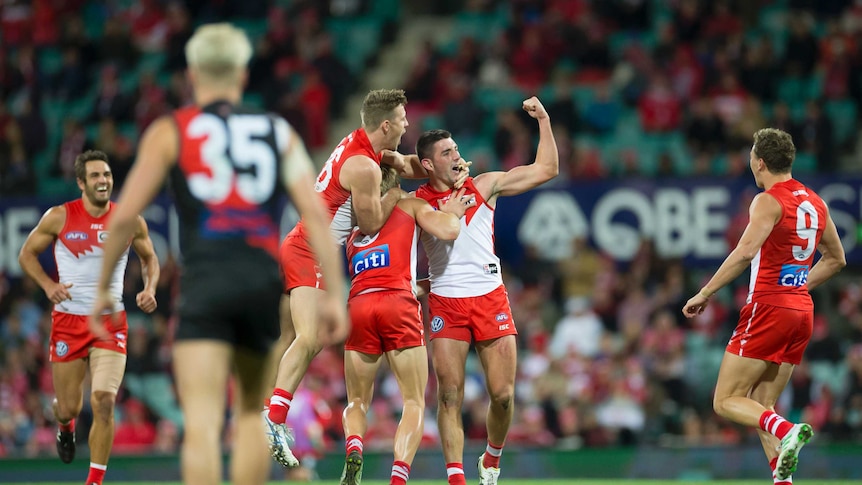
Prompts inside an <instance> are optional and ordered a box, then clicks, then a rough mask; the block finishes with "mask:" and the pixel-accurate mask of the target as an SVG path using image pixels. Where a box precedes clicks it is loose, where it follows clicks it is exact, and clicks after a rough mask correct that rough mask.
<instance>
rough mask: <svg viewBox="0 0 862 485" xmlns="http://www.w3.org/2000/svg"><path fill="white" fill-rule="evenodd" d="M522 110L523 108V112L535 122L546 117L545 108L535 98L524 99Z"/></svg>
mask: <svg viewBox="0 0 862 485" xmlns="http://www.w3.org/2000/svg"><path fill="white" fill-rule="evenodd" d="M522 108H524V111H526V112H527V114H528V115H530V116H531V117H533V118H535V119H537V120H541V119H544V118H547V117H548V112H547V111H546V110H545V107H544V106H542V102H541V101H539V98H537V97H535V96H533V97H532V98H530V99H525V100H524V104H523V106H522Z"/></svg>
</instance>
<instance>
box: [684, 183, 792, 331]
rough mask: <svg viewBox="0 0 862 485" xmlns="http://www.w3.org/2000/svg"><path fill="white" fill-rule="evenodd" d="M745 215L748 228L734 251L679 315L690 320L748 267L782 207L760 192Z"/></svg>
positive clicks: (769, 196) (767, 235)
mask: <svg viewBox="0 0 862 485" xmlns="http://www.w3.org/2000/svg"><path fill="white" fill-rule="evenodd" d="M748 213H749V221H748V225H747V226H746V227H745V231H744V232H743V233H742V236H741V237H740V238H739V243H738V244H737V245H736V248H734V249H733V251H731V252H730V254H729V255H727V258H726V259H725V260H724V262H723V263H721V266H719V268H718V270H717V271H716V272H715V274H714V275H713V276H712V278H711V279H710V280H709V282H708V283H707V284H706V285H705V286H704V287H703V288H702V289H701V290H700V291H699V292H698V293H697V294H696V295H694V296H693V297H691V298H690V299H689V300H688V302H686V304H685V306H684V307H683V309H682V313H683V314H684V315H685V316H686V317H688V318H691V317H694V316H695V315H699V314H700V313H702V312H703V310H704V309H705V308H706V305H707V303H709V298H710V297H711V296H712V295H713V294H714V293H715V292H716V291H718V290H720V289H721V288H723V287H725V286H726V285H727V284H729V283H730V282H731V281H733V280H734V279H736V277H737V276H739V275H740V274H741V273H742V272H743V271H745V268H747V267H748V265H749V264H751V260H752V259H754V257H755V256H756V255H757V252H758V251H760V248H761V247H762V246H763V243H764V242H766V238H767V237H769V234H770V233H772V229H773V228H774V227H775V224H776V223H777V222H778V219H779V217H781V206H780V205H779V204H778V201H777V200H775V198H774V197H772V196H771V195H769V194H766V193H760V194H758V195H757V196H756V197H755V198H754V200H752V201H751V206H750V207H749V209H748Z"/></svg>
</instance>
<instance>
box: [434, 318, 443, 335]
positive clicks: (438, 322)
mask: <svg viewBox="0 0 862 485" xmlns="http://www.w3.org/2000/svg"><path fill="white" fill-rule="evenodd" d="M440 330H443V317H440V316H435V317H434V318H432V319H431V331H432V332H435V333H436V332H439V331H440Z"/></svg>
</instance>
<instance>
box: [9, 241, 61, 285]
mask: <svg viewBox="0 0 862 485" xmlns="http://www.w3.org/2000/svg"><path fill="white" fill-rule="evenodd" d="M18 265H19V266H21V269H22V270H23V271H24V274H26V275H27V276H29V277H30V279H32V280H33V281H35V282H36V284H37V285H39V287H40V288H42V289H43V290H45V289H46V288H48V285H51V284H52V283H54V280H53V279H51V277H50V276H48V273H46V272H45V269H44V268H42V264H41V263H39V257H38V256H37V255H36V254H33V253H31V252H30V251H27V250H24V249H22V250H21V252H20V253H19V254H18Z"/></svg>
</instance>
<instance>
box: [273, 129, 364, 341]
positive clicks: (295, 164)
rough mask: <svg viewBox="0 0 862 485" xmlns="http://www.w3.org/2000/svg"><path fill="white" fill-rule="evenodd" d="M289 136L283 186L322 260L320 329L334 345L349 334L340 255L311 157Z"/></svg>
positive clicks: (294, 138)
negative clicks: (323, 291)
mask: <svg viewBox="0 0 862 485" xmlns="http://www.w3.org/2000/svg"><path fill="white" fill-rule="evenodd" d="M290 135H291V136H290V137H289V138H290V141H289V142H288V146H287V150H286V151H285V153H284V155H283V157H282V160H283V163H284V164H285V169H284V170H283V173H284V175H285V180H284V184H285V187H286V188H287V190H288V191H289V192H290V196H291V199H292V200H293V203H294V204H295V205H296V209H297V210H298V211H299V214H300V215H301V216H302V221H303V222H302V223H303V224H304V226H305V229H306V231H307V232H308V242H309V244H310V245H311V249H312V250H313V251H314V254H315V255H316V256H317V259H318V261H320V269H321V272H322V273H323V278H324V280H325V281H326V297H325V298H324V301H322V302H321V304H320V306H319V308H318V312H319V318H320V322H321V324H322V325H321V327H322V328H321V330H324V332H323V335H322V337H323V339H324V340H323V342H324V343H334V342H336V341H341V340H343V339H344V338H346V337H347V332H348V321H347V310H346V309H345V308H344V304H343V302H342V301H341V298H342V295H344V294H345V284H344V269H343V267H342V263H341V256H340V255H339V254H338V249H337V248H338V244H337V242H336V241H335V239H333V237H332V234H331V233H330V231H329V219H328V217H327V214H326V207H325V206H324V204H323V201H322V200H321V199H320V195H319V194H318V193H317V192H315V191H314V173H313V168H314V166H313V164H312V162H311V158H310V157H309V155H308V151H307V150H306V149H305V144H304V143H303V142H302V139H301V138H300V137H299V135H297V134H296V133H295V132H292V130H291V134H290ZM378 172H379V171H378Z"/></svg>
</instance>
